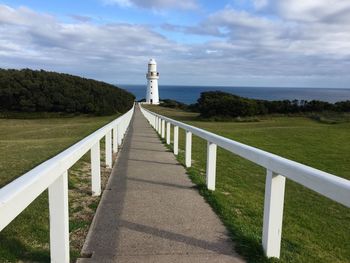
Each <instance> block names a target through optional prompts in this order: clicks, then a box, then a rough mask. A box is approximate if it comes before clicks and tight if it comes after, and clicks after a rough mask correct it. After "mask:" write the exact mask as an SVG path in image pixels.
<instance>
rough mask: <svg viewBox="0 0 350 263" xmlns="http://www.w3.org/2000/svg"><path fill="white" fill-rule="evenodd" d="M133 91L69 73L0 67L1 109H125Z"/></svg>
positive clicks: (103, 112) (93, 111)
mask: <svg viewBox="0 0 350 263" xmlns="http://www.w3.org/2000/svg"><path fill="white" fill-rule="evenodd" d="M134 99H135V97H134V95H133V94H131V93H129V92H127V91H125V90H123V89H120V88H117V87H115V86H113V85H110V84H107V83H104V82H101V81H96V80H92V79H85V78H81V77H77V76H72V75H68V74H62V73H56V72H48V71H44V70H40V71H36V70H30V69H22V70H13V69H9V70H5V69H0V111H2V112H4V111H16V112H65V113H85V114H93V115H110V114H114V113H117V112H120V113H123V112H126V111H127V110H128V109H130V108H131V106H132V104H133V102H134Z"/></svg>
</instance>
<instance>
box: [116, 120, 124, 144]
mask: <svg viewBox="0 0 350 263" xmlns="http://www.w3.org/2000/svg"><path fill="white" fill-rule="evenodd" d="M117 133H118V135H119V136H118V145H122V142H123V141H122V139H123V130H122V125H121V123H119V125H118V126H117Z"/></svg>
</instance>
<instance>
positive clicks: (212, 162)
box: [206, 141, 217, 191]
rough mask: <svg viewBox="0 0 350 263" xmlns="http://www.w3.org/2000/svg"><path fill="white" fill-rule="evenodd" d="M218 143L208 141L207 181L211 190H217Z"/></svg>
mask: <svg viewBox="0 0 350 263" xmlns="http://www.w3.org/2000/svg"><path fill="white" fill-rule="evenodd" d="M216 148H217V146H216V144H215V143H212V142H209V141H208V143H207V172H206V181H207V188H208V189H209V190H212V191H214V190H215V177H216Z"/></svg>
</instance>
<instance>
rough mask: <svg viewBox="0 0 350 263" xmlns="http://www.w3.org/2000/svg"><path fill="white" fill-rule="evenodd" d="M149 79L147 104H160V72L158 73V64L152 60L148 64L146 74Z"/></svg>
mask: <svg viewBox="0 0 350 263" xmlns="http://www.w3.org/2000/svg"><path fill="white" fill-rule="evenodd" d="M146 79H147V92H146V103H148V104H159V92H158V79H159V72H157V63H156V61H155V60H154V59H153V58H152V59H150V60H149V62H148V72H147V74H146Z"/></svg>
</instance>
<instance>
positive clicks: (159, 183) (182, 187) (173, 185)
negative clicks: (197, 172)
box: [128, 177, 196, 190]
mask: <svg viewBox="0 0 350 263" xmlns="http://www.w3.org/2000/svg"><path fill="white" fill-rule="evenodd" d="M128 180H131V181H135V182H140V183H147V184H154V185H163V186H167V187H174V188H180V189H187V190H190V189H194V188H196V186H195V185H193V186H185V185H179V184H170V183H165V182H156V181H151V180H145V179H140V178H134V177H128Z"/></svg>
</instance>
